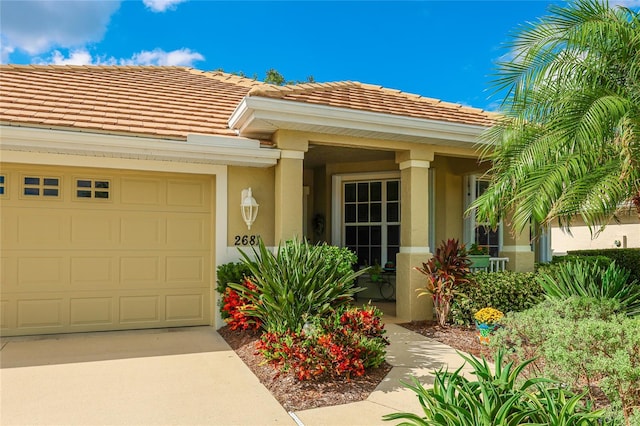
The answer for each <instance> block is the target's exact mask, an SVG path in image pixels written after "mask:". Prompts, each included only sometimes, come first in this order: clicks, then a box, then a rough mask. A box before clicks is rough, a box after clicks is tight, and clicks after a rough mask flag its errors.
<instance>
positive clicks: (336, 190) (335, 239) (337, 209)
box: [331, 171, 403, 262]
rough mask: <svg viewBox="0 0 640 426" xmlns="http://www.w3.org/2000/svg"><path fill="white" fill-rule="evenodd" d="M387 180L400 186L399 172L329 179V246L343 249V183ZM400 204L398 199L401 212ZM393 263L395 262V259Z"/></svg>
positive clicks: (351, 174)
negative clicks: (392, 180) (395, 181)
mask: <svg viewBox="0 0 640 426" xmlns="http://www.w3.org/2000/svg"><path fill="white" fill-rule="evenodd" d="M389 179H398V180H400V185H402V180H401V179H400V172H399V171H389V172H377V173H346V174H338V175H333V176H332V177H331V244H333V245H334V246H339V247H344V238H345V236H344V234H343V232H342V230H343V228H344V221H343V214H342V211H343V208H344V194H343V191H342V187H343V185H344V183H345V182H352V181H375V180H389ZM402 203H403V200H402V199H400V210H401V211H402ZM383 243H384V245H386V241H383ZM393 261H394V262H395V259H394V260H393ZM381 262H382V261H381Z"/></svg>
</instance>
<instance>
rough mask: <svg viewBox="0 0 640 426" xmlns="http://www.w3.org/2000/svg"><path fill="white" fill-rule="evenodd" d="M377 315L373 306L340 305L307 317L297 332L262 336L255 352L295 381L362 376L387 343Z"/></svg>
mask: <svg viewBox="0 0 640 426" xmlns="http://www.w3.org/2000/svg"><path fill="white" fill-rule="evenodd" d="M380 316H381V312H380V311H379V310H378V309H377V308H375V307H373V306H365V307H363V308H362V309H360V308H355V307H345V306H343V307H340V308H338V309H337V310H336V311H333V312H331V314H330V315H328V316H326V317H314V318H310V321H309V322H307V323H306V324H305V326H304V327H303V329H302V330H301V331H300V332H294V331H286V332H267V333H264V334H263V335H262V337H261V340H260V343H259V345H258V352H259V353H260V354H261V355H262V356H263V357H264V358H265V360H266V361H267V362H269V363H271V364H272V365H274V366H276V368H278V369H280V370H282V371H291V372H292V373H293V374H294V375H295V376H296V377H297V378H298V380H311V379H322V378H325V377H327V376H331V377H346V378H347V379H348V378H350V377H353V376H362V375H363V374H364V373H365V370H366V369H368V368H377V367H379V366H380V365H382V363H383V362H384V359H385V347H386V346H387V345H388V344H389V341H388V340H387V339H386V338H385V337H384V334H385V333H386V331H385V330H384V324H383V323H382V320H381V319H380Z"/></svg>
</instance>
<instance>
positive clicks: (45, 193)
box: [22, 176, 60, 198]
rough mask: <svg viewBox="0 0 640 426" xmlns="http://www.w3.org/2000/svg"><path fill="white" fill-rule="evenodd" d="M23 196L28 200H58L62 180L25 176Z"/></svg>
mask: <svg viewBox="0 0 640 426" xmlns="http://www.w3.org/2000/svg"><path fill="white" fill-rule="evenodd" d="M22 194H23V195H24V196H25V197H27V198H31V197H33V198H36V197H40V198H42V197H47V198H48V197H51V198H58V197H59V196H60V178H57V177H43V176H25V177H24V180H23V189H22Z"/></svg>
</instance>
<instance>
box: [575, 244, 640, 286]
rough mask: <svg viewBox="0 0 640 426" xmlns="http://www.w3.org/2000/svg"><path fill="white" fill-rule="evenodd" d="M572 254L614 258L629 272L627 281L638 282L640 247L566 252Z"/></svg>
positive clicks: (639, 276)
mask: <svg viewBox="0 0 640 426" xmlns="http://www.w3.org/2000/svg"><path fill="white" fill-rule="evenodd" d="M567 254H568V255H573V256H605V257H608V258H609V259H612V260H615V261H616V264H617V265H618V266H622V267H623V268H625V269H628V270H629V271H630V272H631V275H630V276H629V281H633V280H638V282H640V248H626V249H622V248H620V249H600V250H572V251H569V252H568V253H567Z"/></svg>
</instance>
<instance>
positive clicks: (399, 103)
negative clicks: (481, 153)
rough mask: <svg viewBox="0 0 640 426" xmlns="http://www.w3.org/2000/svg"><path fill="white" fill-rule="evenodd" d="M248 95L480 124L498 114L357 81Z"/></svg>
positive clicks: (258, 90) (259, 89)
mask: <svg viewBox="0 0 640 426" xmlns="http://www.w3.org/2000/svg"><path fill="white" fill-rule="evenodd" d="M249 96H263V97H269V98H276V99H283V100H289V101H296V102H306V103H311V104H318V105H326V106H333V107H342V108H350V109H356V110H362V111H370V112H379V113H386V114H395V115H402V116H408V117H415V118H425V119H430V120H439V121H448V122H453V123H460V124H474V125H481V126H490V125H491V124H492V123H493V122H494V120H495V118H496V117H497V115H496V114H495V113H491V112H487V111H483V110H481V109H477V108H470V107H465V106H462V105H459V104H453V103H448V102H443V101H441V100H438V99H432V98H425V97H423V96H420V95H414V94H411V93H405V92H401V91H400V90H394V89H387V88H384V87H381V86H375V85H371V84H363V83H359V82H357V81H342V82H336V83H305V84H299V85H295V86H273V85H261V86H256V87H253V88H252V89H251V90H250V91H249Z"/></svg>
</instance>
